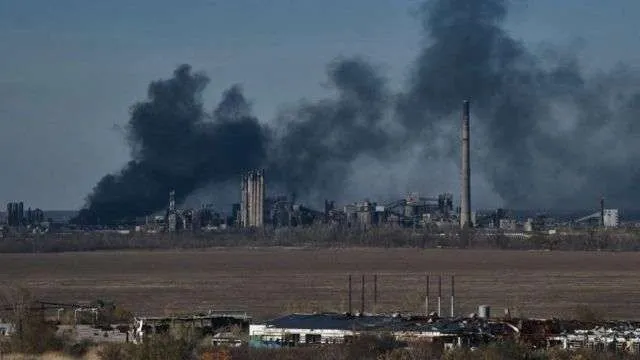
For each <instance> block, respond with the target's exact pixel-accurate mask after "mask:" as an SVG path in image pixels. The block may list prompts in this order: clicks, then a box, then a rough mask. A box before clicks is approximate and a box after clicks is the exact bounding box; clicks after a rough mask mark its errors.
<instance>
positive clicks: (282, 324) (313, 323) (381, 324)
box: [265, 313, 402, 331]
mask: <svg viewBox="0 0 640 360" xmlns="http://www.w3.org/2000/svg"><path fill="white" fill-rule="evenodd" d="M401 324H402V319H400V318H394V317H391V316H383V315H365V316H353V315H346V314H337V313H321V314H291V315H287V316H283V317H281V318H277V319H273V320H270V321H267V322H266V323H265V325H267V326H268V327H275V328H282V329H318V330H321V329H322V330H327V329H334V330H357V331H363V330H382V329H385V328H393V327H396V326H399V325H401Z"/></svg>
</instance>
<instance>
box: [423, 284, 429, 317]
mask: <svg viewBox="0 0 640 360" xmlns="http://www.w3.org/2000/svg"><path fill="white" fill-rule="evenodd" d="M424 313H425V315H426V316H429V274H427V296H425V298H424Z"/></svg>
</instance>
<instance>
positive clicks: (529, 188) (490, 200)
mask: <svg viewBox="0 0 640 360" xmlns="http://www.w3.org/2000/svg"><path fill="white" fill-rule="evenodd" d="M509 5H510V4H508V3H507V2H506V1H500V0H480V1H478V0H437V1H436V0H434V1H427V2H425V3H419V2H416V1H383V0H376V1H370V2H366V3H365V2H364V1H353V2H349V3H348V4H341V3H339V2H331V1H330V2H329V3H328V4H326V5H323V6H322V10H323V11H318V10H319V9H315V8H314V7H315V6H317V5H314V4H313V3H304V4H303V3H298V4H297V5H292V4H289V3H288V2H279V1H275V2H273V4H271V6H269V7H268V8H265V7H264V6H265V5H263V4H261V3H259V2H254V1H238V2H234V5H229V4H228V3H225V4H222V3H219V2H198V3H197V4H194V5H193V8H188V9H183V8H181V9H172V8H171V6H170V5H167V4H163V3H159V4H158V5H157V6H153V7H151V8H150V9H151V12H150V14H151V15H150V16H151V17H152V18H154V19H156V20H157V21H152V20H151V19H150V17H149V16H146V17H145V16H143V13H142V10H145V11H146V10H147V9H143V8H138V6H141V5H127V6H124V5H123V4H117V2H114V3H113V4H112V5H86V4H85V5H81V4H80V3H77V4H74V6H72V7H71V8H70V11H69V13H68V14H66V13H65V14H63V13H61V11H60V10H59V9H55V8H48V7H50V6H51V5H45V3H42V4H41V7H42V8H48V9H47V11H49V15H50V17H51V18H58V19H59V20H62V19H61V18H62V17H69V18H68V20H70V21H67V22H64V21H62V22H59V21H58V22H55V24H53V23H52V22H51V20H47V21H44V22H43V21H36V20H37V19H36V18H37V17H38V16H40V15H31V13H30V12H29V11H28V10H29V6H31V5H9V4H3V5H2V7H3V9H4V10H6V11H0V13H2V14H7V13H10V14H13V15H14V17H15V18H17V19H22V20H23V21H22V22H17V21H15V20H12V21H8V22H6V21H0V23H3V24H4V25H0V26H2V27H5V29H3V30H6V31H3V32H2V33H3V34H2V35H0V37H4V38H5V40H7V41H5V42H4V43H7V44H9V46H12V48H13V49H14V51H13V52H11V54H12V55H11V56H9V57H8V59H3V60H0V61H2V62H6V64H5V65H7V66H2V67H0V69H4V70H0V94H4V96H2V97H1V98H0V117H2V118H7V119H14V118H15V119H25V120H23V121H15V122H12V121H2V122H0V133H1V134H2V135H0V136H2V138H3V139H2V140H3V142H2V143H3V144H4V145H3V146H6V147H7V148H8V149H9V148H16V147H17V146H18V145H17V144H16V141H20V142H25V141H27V139H29V146H28V147H24V148H21V150H20V151H19V152H15V151H11V152H9V151H2V152H1V154H0V160H2V161H3V162H4V163H6V167H5V168H7V169H11V171H9V172H8V175H7V176H6V177H4V178H3V180H0V185H2V186H1V187H0V189H1V190H0V198H3V199H6V200H10V199H16V198H18V199H23V200H26V201H27V202H32V203H34V205H37V206H40V207H48V208H64V207H79V206H80V205H81V204H82V203H81V200H82V196H83V195H82V193H84V194H86V193H90V196H89V198H88V200H89V201H88V202H87V205H89V208H90V210H91V212H92V214H94V215H93V216H98V217H101V218H102V219H105V220H106V219H113V220H115V219H118V218H122V217H128V216H133V215H140V214H144V213H149V212H151V211H154V210H158V209H160V208H162V207H163V206H165V203H166V198H167V192H168V190H169V189H171V188H175V189H176V190H177V195H178V197H179V199H180V200H184V199H185V198H187V195H190V194H192V196H191V198H189V199H188V201H190V202H197V201H200V200H202V201H209V200H213V201H214V202H216V203H218V204H225V205H226V204H228V203H229V202H232V201H237V197H238V195H237V191H238V189H237V188H238V177H239V174H240V173H241V172H242V171H245V170H248V169H251V168H253V167H256V166H264V167H265V168H266V169H267V174H268V182H269V189H271V190H274V191H281V192H283V193H289V192H295V193H296V194H297V196H298V198H299V199H301V200H303V201H307V202H311V203H312V204H317V203H318V202H319V201H321V200H322V199H324V198H330V199H336V200H338V201H339V202H345V201H354V200H358V199H361V198H364V197H368V198H372V199H375V198H381V199H392V198H397V197H399V196H401V195H402V194H403V193H404V192H407V191H420V192H422V193H425V194H430V195H433V194H435V193H438V192H443V191H450V192H453V193H454V194H456V195H457V193H458V191H459V180H458V177H457V174H458V170H457V169H458V162H459V161H458V158H459V156H458V136H459V134H458V129H459V114H458V112H459V109H460V104H461V100H462V99H465V98H470V99H472V132H473V135H472V149H473V154H472V171H473V185H474V188H473V192H472V193H473V199H472V200H473V201H472V205H473V206H474V207H476V206H477V207H487V206H490V207H493V206H506V207H517V208H525V207H545V208H554V207H555V208H558V207H570V208H579V207H592V206H593V205H592V204H593V203H594V202H595V201H594V199H596V198H597V197H599V196H600V195H604V196H606V197H607V199H608V200H607V201H608V203H609V204H612V206H613V205H615V206H617V207H633V206H634V205H635V204H636V203H637V202H638V200H640V188H638V186H637V185H635V184H637V183H638V180H640V171H639V169H638V166H637V165H635V164H636V163H637V155H635V154H636V153H637V152H638V150H640V149H639V147H640V143H639V142H638V141H635V140H636V139H637V137H638V135H639V134H640V127H638V126H637V125H636V124H635V119H636V118H637V117H638V115H639V114H638V112H639V110H640V89H639V85H640V81H639V80H640V78H639V75H640V72H638V70H637V69H636V68H634V67H632V66H627V65H624V64H620V63H619V62H623V63H624V62H627V63H629V64H632V63H633V60H636V59H638V58H639V57H638V56H637V55H638V54H636V53H633V52H629V51H627V48H631V47H629V46H626V45H625V44H631V43H632V41H633V36H632V33H633V32H631V31H630V29H633V27H634V23H633V20H632V19H631V18H630V17H629V14H630V13H634V10H635V11H637V10H640V5H639V4H637V3H636V2H634V1H623V0H619V1H616V5H617V6H615V7H614V6H611V4H604V3H600V2H596V1H586V2H585V1H566V2H563V7H562V8H561V9H558V8H557V4H555V3H553V2H551V1H536V2H535V3H533V2H530V3H528V6H526V5H525V4H524V3H523V2H514V4H511V6H509ZM554 5H555V6H554ZM172 10H180V11H182V12H181V13H177V14H176V13H175V12H172ZM205 10H206V13H208V14H210V17H204V16H203V14H204V13H205ZM47 11H44V12H45V13H47ZM510 11H511V13H510ZM99 13H100V14H102V15H103V17H105V18H107V19H109V18H111V19H116V18H117V19H118V21H116V22H114V23H113V24H112V27H111V28H107V27H105V26H104V25H105V23H103V22H101V21H98V22H97V23H87V22H86V20H80V17H81V14H84V15H93V16H96V15H97V14H99ZM123 13H126V16H122V15H123ZM254 13H255V14H254ZM74 14H75V15H74ZM258 14H260V16H258ZM563 14H564V15H563ZM569 14H570V15H571V16H568V15H569ZM250 15H251V16H253V17H255V18H257V19H259V20H258V21H255V22H254V21H252V22H251V25H248V27H238V26H225V25H224V24H229V23H228V22H235V23H242V22H241V21H240V22H239V20H241V19H242V18H243V17H246V19H248V18H250ZM254 15H255V16H254ZM312 15H313V16H312ZM2 16H3V15H0V19H1V17H2ZM4 16H6V15H4ZM167 17H169V18H171V19H173V21H171V22H166V21H165V22H163V21H162V20H163V19H165V18H167ZM253 17H252V18H253ZM83 18H85V19H86V18H87V16H84V17H83ZM88 18H91V16H89V17H88ZM311 18H314V19H315V20H314V21H307V20H310V19H311ZM305 19H306V20H305ZM613 19H616V20H615V21H613ZM40 20H42V19H40ZM161 23H163V24H164V25H160V24H161ZM611 24H615V25H611ZM285 25H286V26H285ZM420 26H421V28H420ZM252 27H255V28H252ZM82 29H84V31H81V30H82ZM287 29H288V30H287ZM290 29H299V31H298V30H297V31H293V32H292V31H290ZM594 29H597V30H598V31H595V30H594ZM207 30H208V31H207ZM213 30H215V31H213ZM45 32H46V33H47V34H49V36H50V40H51V41H52V42H53V43H56V42H57V43H58V44H59V45H61V46H59V47H58V48H57V50H55V51H56V52H53V50H51V52H49V53H47V54H48V55H49V56H50V58H49V60H50V61H48V62H46V63H45V62H44V60H46V59H47V58H46V57H43V56H39V57H38V56H33V55H38V54H35V52H36V50H34V48H36V47H37V46H36V44H37V43H38V41H42V38H43V34H44V33H45ZM258 34H259V35H258ZM567 34H569V35H568V36H567ZM592 34H593V35H595V36H591V35H592ZM580 36H584V39H583V40H584V41H575V40H576V38H577V37H580ZM25 39H26V40H31V41H26V42H25V41H24V40H25ZM20 40H22V41H20ZM90 40H91V41H90ZM540 41H544V44H542V45H541V44H540V43H539V42H540ZM25 44H27V45H33V46H27V45H25ZM92 44H97V46H93V47H91V45H92ZM550 44H552V45H550ZM605 48H606V49H607V51H606V52H605V51H603V50H604V49H605ZM60 49H62V50H60ZM594 54H597V55H598V56H597V57H595V56H593V55H594ZM603 54H604V55H603ZM74 55H78V56H77V57H74ZM81 55H82V56H81ZM26 58H29V59H31V60H29V61H28V62H25V61H20V60H21V59H26ZM34 58H40V59H41V60H40V61H42V62H41V63H37V62H36V60H33V59H34ZM63 60H64V61H63ZM322 62H324V64H323V63H322ZM182 63H188V64H190V65H191V66H189V65H179V64H182ZM107 64H108V65H107ZM327 64H328V65H327ZM33 69H38V71H31V70H33ZM201 70H202V71H204V73H202V72H200V71H201ZM323 70H324V71H325V74H324V76H323V75H322V74H321V72H322V71H323ZM172 71H173V74H172V73H171V72H172ZM87 75H93V76H87ZM154 79H159V80H155V81H154V82H153V83H152V84H151V85H150V86H149V87H148V91H147V95H148V96H147V98H146V99H145V98H143V95H145V93H144V83H145V82H148V81H149V80H154ZM234 84H241V86H236V85H234ZM318 84H323V85H324V86H325V87H324V88H321V87H318ZM305 95H306V96H307V98H306V99H305V100H299V99H300V98H301V96H302V97H304V96H305ZM136 101H138V102H137V103H136ZM134 103H135V105H134V106H133V107H132V108H131V113H130V119H129V120H128V122H126V121H127V120H126V119H127V116H128V115H127V114H126V111H127V110H128V109H129V106H130V105H132V104H134ZM215 103H217V105H216V104H215ZM25 124H31V125H32V126H31V128H28V129H27V128H26V127H25V126H26V125H25ZM113 124H118V126H117V127H116V128H115V129H114V128H113V126H112V125H113ZM16 139H17V140H16ZM123 140H124V141H123ZM21 146H22V145H21ZM127 148H128V149H129V152H128V151H127ZM48 149H55V151H47V150H48ZM129 157H131V159H132V160H131V161H129V162H127V164H126V165H124V167H121V166H122V165H121V164H122V163H123V162H125V161H127V158H129ZM118 169H121V170H118ZM105 172H106V173H109V174H110V175H107V176H106V177H104V178H102V180H100V181H99V182H98V185H97V187H96V188H95V189H94V190H93V191H91V190H90V189H91V187H92V182H94V181H95V179H98V178H99V176H100V175H101V173H105Z"/></svg>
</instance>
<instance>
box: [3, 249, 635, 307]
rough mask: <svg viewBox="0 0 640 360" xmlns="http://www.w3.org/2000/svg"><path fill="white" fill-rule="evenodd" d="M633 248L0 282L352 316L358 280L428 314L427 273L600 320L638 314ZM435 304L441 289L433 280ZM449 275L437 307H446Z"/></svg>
mask: <svg viewBox="0 0 640 360" xmlns="http://www.w3.org/2000/svg"><path fill="white" fill-rule="evenodd" d="M639 268H640V253H614V252H589V253H587V252H555V251H554V252H533V251H499V250H418V249H371V248H366V249H354V248H350V249H322V250H317V249H313V250H312V249H284V248H258V249H247V248H225V249H209V250H199V251H123V252H115V251H114V252H84V253H57V254H0V269H1V270H0V283H2V284H5V285H6V284H21V285H23V286H26V287H28V288H29V289H31V291H32V292H33V293H34V294H35V295H36V296H37V297H39V298H41V299H45V300H48V301H64V302H75V301H91V300H95V299H97V298H101V299H111V300H114V301H116V302H117V303H118V304H121V305H122V306H124V307H126V308H128V309H130V310H132V311H134V312H136V313H139V314H148V315H161V314H168V313H174V312H187V311H195V310H197V311H202V310H208V309H210V308H213V309H218V310H246V311H247V312H249V313H250V314H251V315H254V317H256V318H264V317H268V316H273V315H277V314H280V313H284V312H288V311H312V310H335V311H346V309H347V290H346V289H347V275H348V274H350V273H351V274H353V275H354V281H353V289H354V292H353V303H354V308H355V309H358V308H359V307H360V275H361V274H363V273H364V274H368V282H367V289H366V290H367V291H366V292H367V296H366V300H367V304H366V311H371V310H372V305H373V304H372V299H373V296H372V289H373V283H372V278H373V277H372V275H373V274H378V310H380V311H396V310H404V311H418V310H422V309H423V300H422V299H423V296H424V293H425V274H426V273H427V272H430V273H432V274H439V273H442V274H455V275H456V297H457V299H456V303H457V304H456V306H457V309H456V312H457V313H465V314H467V313H470V312H472V311H474V310H475V309H476V308H477V305H478V304H488V305H491V306H492V309H493V313H494V314H496V315H499V314H501V313H502V311H503V310H502V309H503V308H504V307H509V308H510V309H511V310H512V314H514V315H523V316H533V317H551V316H556V317H572V316H573V315H574V314H575V313H574V311H575V309H576V307H577V306H578V305H588V306H589V307H591V308H593V309H595V310H597V311H599V312H600V313H601V314H602V315H604V316H605V317H607V318H625V319H636V318H640V272H639V271H638V269H639ZM431 284H432V291H431V294H432V298H433V300H434V301H432V302H431V303H432V304H434V305H435V294H436V291H437V284H436V282H435V280H432V282H431ZM449 292H450V289H449V278H448V277H446V278H444V279H443V293H444V294H443V295H444V297H445V299H444V300H443V311H445V312H446V313H448V311H449V306H448V304H449Z"/></svg>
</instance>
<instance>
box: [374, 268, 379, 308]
mask: <svg viewBox="0 0 640 360" xmlns="http://www.w3.org/2000/svg"><path fill="white" fill-rule="evenodd" d="M373 311H374V312H377V311H378V274H374V275H373Z"/></svg>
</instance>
